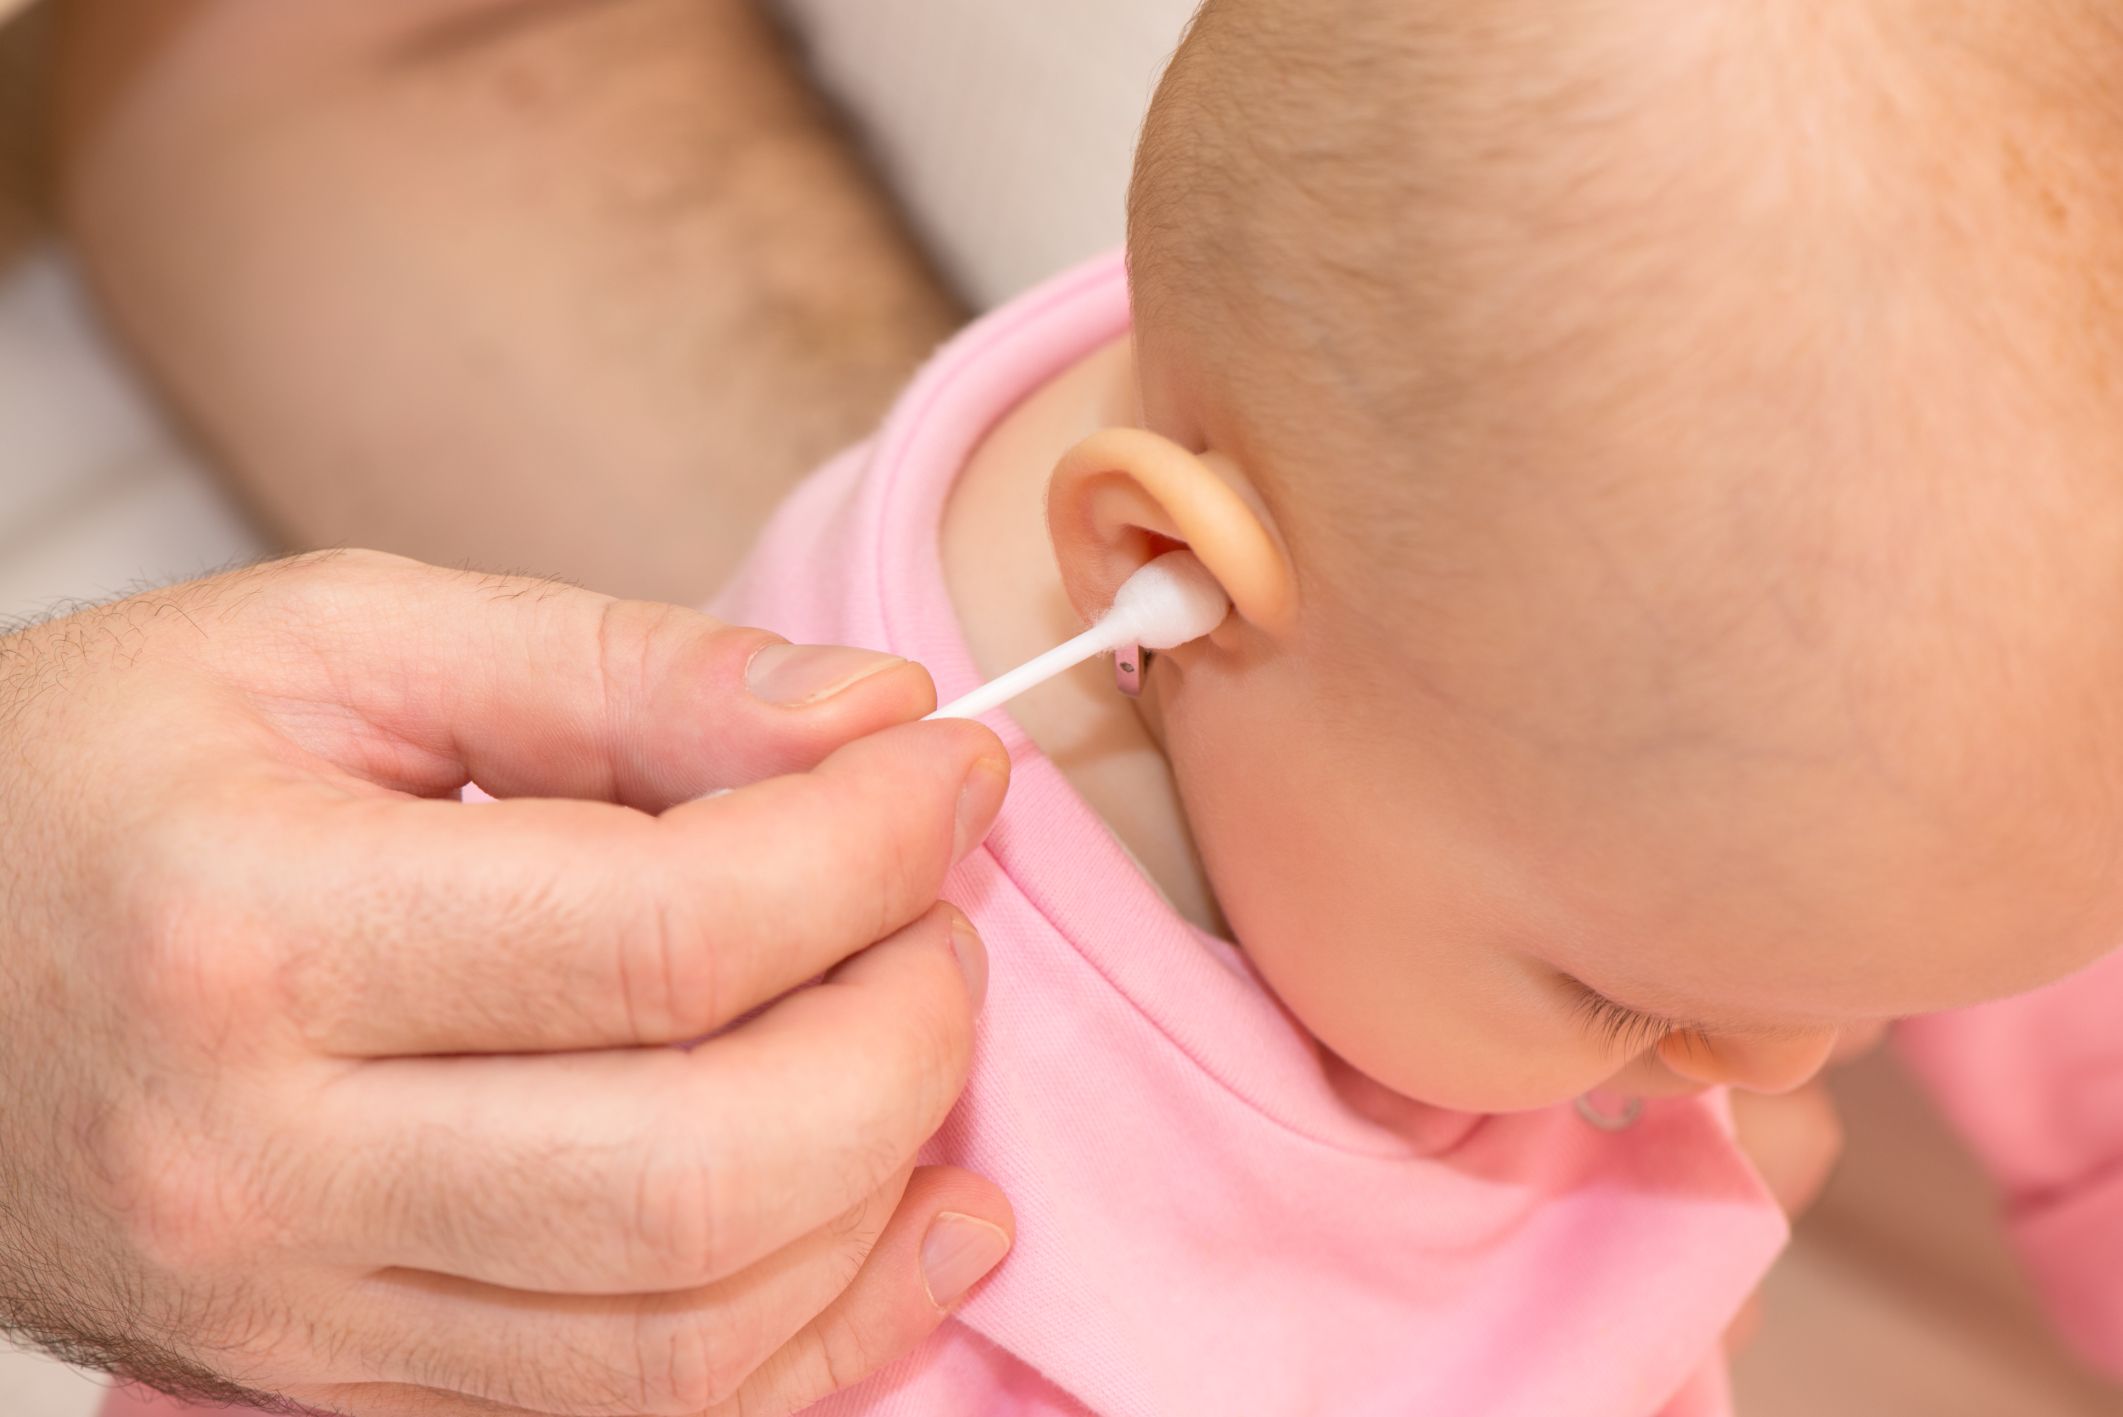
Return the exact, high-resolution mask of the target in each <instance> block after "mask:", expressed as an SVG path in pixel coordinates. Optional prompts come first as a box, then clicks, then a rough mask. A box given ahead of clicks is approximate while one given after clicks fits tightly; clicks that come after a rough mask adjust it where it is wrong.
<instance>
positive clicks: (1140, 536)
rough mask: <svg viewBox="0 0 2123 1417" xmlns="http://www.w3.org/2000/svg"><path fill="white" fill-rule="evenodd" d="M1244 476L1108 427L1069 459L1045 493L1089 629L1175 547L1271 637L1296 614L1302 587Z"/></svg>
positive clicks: (1052, 528)
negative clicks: (1124, 587) (1123, 589)
mask: <svg viewBox="0 0 2123 1417" xmlns="http://www.w3.org/2000/svg"><path fill="white" fill-rule="evenodd" d="M1245 486H1246V483H1245V474H1244V471H1243V470H1242V469H1240V468H1238V467H1237V466H1236V465H1235V464H1233V463H1231V462H1230V461H1229V460H1228V459H1225V458H1222V457H1221V456H1220V455H1219V454H1216V453H1213V452H1211V453H1192V452H1189V451H1188V450H1187V449H1185V448H1182V447H1181V446H1180V445H1179V444H1177V443H1175V442H1173V441H1172V440H1171V439H1169V438H1164V437H1161V436H1159V435H1158V434H1156V433H1152V432H1149V431H1148V430H1146V429H1141V428H1107V429H1102V430H1101V431H1099V432H1097V433H1094V434H1092V435H1091V436H1090V437H1088V438H1086V439H1084V440H1083V441H1082V442H1081V443H1078V444H1077V445H1076V446H1075V447H1074V448H1071V449H1070V450H1069V451H1068V452H1067V453H1066V454H1064V455H1063V457H1062V460H1061V462H1060V463H1059V464H1058V465H1056V467H1055V469H1054V475H1053V477H1052V479H1051V480H1050V481H1049V483H1048V485H1047V527H1048V534H1049V535H1050V536H1051V537H1052V538H1053V541H1054V554H1055V559H1056V560H1057V561H1058V562H1059V563H1060V566H1061V573H1062V583H1063V585H1064V586H1065V587H1066V588H1067V590H1068V594H1069V599H1070V601H1071V603H1072V604H1074V605H1075V607H1076V610H1077V613H1078V614H1080V615H1082V616H1083V617H1084V618H1085V619H1086V620H1089V619H1092V618H1094V617H1096V616H1097V615H1098V614H1100V613H1101V612H1102V611H1104V610H1105V608H1106V607H1107V606H1108V605H1109V604H1111V603H1112V599H1113V594H1114V592H1115V591H1116V590H1118V589H1119V587H1120V584H1121V582H1122V581H1124V580H1126V579H1127V578H1128V577H1129V576H1130V575H1131V574H1133V573H1134V572H1135V570H1136V569H1137V568H1139V567H1141V566H1142V565H1144V564H1145V563H1147V562H1149V561H1151V560H1152V559H1154V558H1155V557H1157V556H1159V555H1161V554H1163V553H1164V552H1166V551H1169V550H1171V549H1173V548H1174V547H1175V546H1186V547H1188V548H1189V549H1191V550H1192V551H1193V552H1194V554H1195V555H1196V556H1198V557H1200V558H1201V560H1202V564H1204V565H1205V566H1207V567H1208V568H1209V571H1210V573H1211V574H1212V575H1214V576H1215V577H1216V578H1217V580H1218V581H1219V582H1221V583H1222V585H1223V587H1224V591H1225V593H1226V594H1228V595H1229V596H1230V597H1231V603H1232V606H1233V608H1234V610H1235V611H1236V612H1237V614H1238V615H1239V616H1240V617H1241V618H1242V619H1244V620H1246V621H1248V622H1250V623H1252V624H1253V625H1255V626H1257V627H1259V628H1261V629H1264V630H1268V631H1270V632H1271V633H1276V632H1281V631H1283V630H1285V629H1287V628H1288V627H1289V625H1290V623H1291V621H1292V620H1293V619H1294V617H1295V615H1296V610H1297V603H1296V602H1297V595H1296V578H1295V575H1294V574H1293V572H1292V570H1291V566H1290V562H1289V558H1288V556H1287V555H1286V554H1285V553H1284V551H1283V547H1282V543H1281V542H1280V540H1279V539H1278V538H1277V537H1276V536H1275V535H1274V533H1273V530H1272V528H1271V527H1270V526H1269V524H1268V522H1267V519H1266V516H1265V514H1264V513H1263V512H1262V511H1261V510H1259V509H1258V508H1257V507H1256V506H1255V505H1254V503H1253V502H1252V501H1251V500H1250V499H1249V498H1248V497H1247V495H1246V493H1245V491H1244V490H1243V489H1244V488H1245Z"/></svg>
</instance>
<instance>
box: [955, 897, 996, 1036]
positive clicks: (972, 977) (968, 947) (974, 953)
mask: <svg viewBox="0 0 2123 1417" xmlns="http://www.w3.org/2000/svg"><path fill="white" fill-rule="evenodd" d="M951 953H953V954H955V955H957V956H958V972H959V973H960V974H963V975H965V976H966V992H967V993H968V994H971V995H972V996H973V1008H974V1011H975V1012H976V1013H977V1012H979V1010H980V1006H981V1005H982V1004H983V1003H984V1002H986V1000H987V997H988V949H987V946H985V945H983V944H982V943H981V942H980V933H979V932H978V931H976V930H975V929H974V928H973V922H972V921H970V920H968V919H966V917H965V916H963V915H960V914H958V912H956V911H953V912H952V913H951Z"/></svg>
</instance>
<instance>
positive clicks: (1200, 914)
mask: <svg viewBox="0 0 2123 1417" xmlns="http://www.w3.org/2000/svg"><path fill="white" fill-rule="evenodd" d="M1140 422H1141V409H1140V403H1139V401H1138V399H1137V397H1136V392H1135V362H1134V359H1133V355H1132V351H1131V350H1130V348H1129V344H1128V341H1127V340H1125V339H1121V340H1116V341H1114V342H1113V343H1111V344H1109V345H1106V346H1105V347H1103V348H1101V349H1099V350H1097V351H1096V352H1094V353H1092V354H1091V355H1089V356H1087V357H1086V358H1084V359H1083V360H1081V361H1079V362H1078V363H1076V364H1074V365H1072V366H1070V367H1069V368H1068V369H1066V370H1064V371H1063V372H1062V373H1061V374H1059V375H1057V376H1056V377H1055V378H1053V379H1052V380H1050V381H1048V382H1047V383H1046V384H1045V385H1043V386H1041V387H1040V388H1039V389H1037V390H1035V391H1034V392H1033V393H1032V395H1031V396H1030V397H1029V398H1027V399H1025V400H1024V402H1022V403H1020V404H1019V405H1018V406H1017V407H1016V408H1014V409H1012V410H1011V411H1010V412H1009V413H1008V414H1007V415H1005V416H1004V418H1003V420H1002V421H1001V422H1000V423H998V424H996V425H995V427H994V428H993V429H991V430H990V431H989V433H988V435H987V436H986V437H985V438H984V439H982V440H981V443H980V445H979V446H978V447H976V448H975V449H974V451H973V455H972V457H971V458H970V459H968V460H967V463H966V468H965V471H964V472H963V473H962V474H961V475H960V476H959V479H958V482H957V485H956V486H954V487H953V488H952V491H951V497H950V501H949V502H948V503H947V504H946V505H945V507H944V520H943V543H942V544H943V571H944V581H945V584H946V585H947V586H948V587H949V588H950V592H951V602H952V604H953V606H954V607H955V608H956V609H957V611H958V618H959V622H960V624H961V625H962V626H963V627H964V630H965V636H966V643H967V645H968V646H969V647H970V648H971V649H972V651H973V662H974V663H975V664H977V665H978V666H979V667H980V671H981V674H982V675H983V676H984V677H990V678H992V677H993V676H994V675H996V674H999V673H1001V672H1002V671H1003V670H1005V669H1008V668H1010V667H1011V666H1013V665H1015V664H1019V663H1022V662H1023V661H1024V660H1027V659H1030V658H1031V657H1032V656H1033V655H1035V654H1037V653H1039V652H1040V651H1042V650H1044V649H1048V648H1050V647H1052V646H1054V645H1057V644H1060V643H1061V642H1062V641H1063V640H1065V639H1067V638H1069V637H1070V636H1071V635H1074V634H1075V633H1076V632H1077V631H1079V630H1081V629H1082V628H1083V623H1082V622H1081V621H1080V620H1078V619H1077V617H1076V612H1075V611H1074V610H1073V609H1071V608H1070V605H1069V599H1068V597H1067V595H1065V594H1064V593H1063V591H1062V586H1061V577H1060V574H1059V573H1058V572H1057V570H1056V569H1055V565H1054V551H1053V548H1052V546H1051V545H1050V543H1049V542H1048V539H1047V523H1046V492H1047V474H1048V473H1049V472H1050V471H1051V470H1052V469H1053V467H1054V464H1055V462H1056V461H1057V460H1058V459H1059V458H1060V457H1061V455H1062V454H1063V453H1064V452H1066V451H1067V450H1068V449H1069V448H1070V447H1071V446H1073V445H1074V444H1075V443H1076V442H1078V441H1079V440H1080V439H1082V438H1084V437H1086V436H1087V435H1089V434H1091V433H1093V432H1096V431H1097V430H1098V429H1100V428H1106V427H1112V426H1115V425H1132V424H1137V423H1140ZM1009 712H1010V714H1011V716H1012V717H1014V718H1015V719H1016V720H1017V722H1018V724H1019V726H1021V727H1022V728H1023V729H1024V731H1025V736H1026V737H1028V738H1030V739H1031V740H1032V742H1033V743H1034V744H1035V745H1037V746H1038V748H1039V749H1040V751H1041V752H1043V753H1045V754H1046V755H1047V756H1048V758H1050V759H1052V760H1053V762H1054V765H1055V766H1056V767H1058V768H1059V769H1061V772H1062V774H1063V775H1064V776H1065V777H1067V778H1068V779H1069V782H1070V785H1071V786H1073V787H1074V788H1075V789H1076V790H1077V792H1078V793H1079V794H1080V795H1081V796H1082V797H1083V799H1084V800H1085V801H1086V802H1088V803H1089V804H1090V805H1091V808H1092V810H1094V811H1096V812H1097V813H1098V814H1099V816H1100V817H1102V818H1104V819H1105V822H1106V825H1107V826H1108V827H1109V828H1110V829H1111V830H1112V832H1113V834H1114V835H1115V836H1116V837H1118V838H1119V839H1120V842H1121V844H1122V845H1123V846H1125V847H1126V848H1127V849H1128V850H1129V852H1131V853H1132V854H1133V855H1134V857H1135V859H1136V861H1137V862H1138V863H1140V865H1141V866H1142V868H1143V871H1144V872H1145V873H1146V874H1147V875H1148V876H1149V877H1150V879H1151V880H1152V881H1153V882H1155V883H1156V884H1157V886H1158V888H1159V889H1160V890H1162V891H1163V892H1164V893H1165V896H1166V898H1167V899H1168V900H1170V901H1171V902H1172V904H1173V906H1174V908H1175V909H1177V910H1178V911H1179V912H1180V913H1181V914H1182V915H1184V916H1185V917H1186V918H1187V919H1189V920H1191V921H1193V922H1194V923H1195V924H1196V925H1199V926H1201V927H1202V928H1203V929H1205V930H1209V931H1212V932H1215V933H1218V934H1222V933H1224V927H1223V921H1222V917H1221V916H1220V915H1219V914H1218V912H1217V908H1216V899H1215V896H1214V895H1213V894H1211V892H1210V890H1209V882H1208V878H1207V876H1206V875H1205V874H1204V873H1203V871H1202V867H1201V862H1200V860H1199V858H1198V857H1197V856H1196V855H1195V852H1194V843H1193V839H1192V838H1191V837H1190V835H1189V834H1188V831H1187V819H1186V815H1185V813H1184V812H1183V811H1182V810H1181V807H1180V801H1179V793H1178V791H1177V790H1176V789H1175V788H1174V786H1173V782H1172V773H1171V769H1170V768H1169V767H1167V766H1166V763H1165V757H1164V754H1163V753H1162V752H1161V751H1160V750H1159V748H1158V745H1157V741H1156V739H1155V738H1154V737H1153V736H1152V734H1151V732H1150V729H1149V726H1148V725H1147V724H1145V722H1144V721H1143V717H1142V715H1141V714H1140V713H1138V712H1137V711H1136V708H1135V703H1134V701H1132V700H1130V699H1127V698H1124V697H1122V696H1121V695H1120V694H1119V693H1118V692H1117V691H1116V690H1115V689H1114V687H1113V661H1112V659H1111V657H1110V656H1102V657H1100V658H1098V659H1094V660H1092V661H1091V662H1089V663H1088V664H1083V665H1079V666H1078V667H1077V668H1076V669H1074V670H1072V671H1070V672H1069V673H1067V674H1064V675H1062V676H1061V677H1060V678H1058V679H1054V680H1051V681H1050V682H1048V683H1046V684H1043V685H1041V686H1040V687H1039V688H1037V689H1034V690H1033V691H1031V692H1030V693H1028V694H1025V695H1024V696H1022V697H1021V698H1018V699H1016V700H1015V701H1013V702H1012V703H1011V705H1010V709H1009Z"/></svg>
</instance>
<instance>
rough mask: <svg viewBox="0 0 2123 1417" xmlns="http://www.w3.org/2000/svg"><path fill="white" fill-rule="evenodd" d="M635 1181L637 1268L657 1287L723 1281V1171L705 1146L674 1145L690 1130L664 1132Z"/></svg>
mask: <svg viewBox="0 0 2123 1417" xmlns="http://www.w3.org/2000/svg"><path fill="white" fill-rule="evenodd" d="M662 1131H663V1137H662V1139H660V1140H659V1142H658V1143H657V1144H656V1145H655V1146H652V1147H650V1148H649V1149H648V1150H649V1155H648V1157H647V1158H646V1159H645V1160H644V1162H643V1163H642V1169H641V1171H640V1173H639V1175H638V1177H637V1178H636V1182H635V1188H634V1198H633V1203H632V1209H631V1213H630V1215H629V1218H628V1236H629V1239H630V1246H631V1248H632V1249H633V1250H634V1256H633V1259H634V1265H633V1268H634V1269H636V1270H638V1271H639V1272H641V1273H642V1274H644V1275H645V1276H647V1277H648V1278H649V1280H650V1281H651V1282H653V1283H654V1284H655V1285H656V1286H657V1287H659V1288H690V1287H693V1286H696V1285H701V1284H708V1283H712V1282H713V1281H714V1280H716V1279H718V1278H720V1277H721V1276H722V1272H723V1268H724V1260H725V1254H726V1249H725V1245H726V1242H725V1238H724V1232H725V1226H724V1225H723V1224H722V1221H721V1212H720V1211H719V1210H718V1208H717V1207H718V1202H719V1201H720V1199H721V1197H720V1195H719V1194H718V1192H719V1189H720V1186H721V1170H720V1168H719V1167H717V1166H715V1165H713V1164H712V1163H711V1161H710V1160H709V1158H708V1157H707V1155H706V1151H705V1148H704V1147H701V1146H699V1145H697V1144H694V1143H687V1142H679V1141H676V1140H673V1139H672V1138H673V1137H674V1136H678V1137H683V1136H686V1135H688V1134H689V1133H690V1131H691V1129H690V1128H687V1127H685V1126H683V1125H679V1126H672V1127H665V1128H663V1129H662Z"/></svg>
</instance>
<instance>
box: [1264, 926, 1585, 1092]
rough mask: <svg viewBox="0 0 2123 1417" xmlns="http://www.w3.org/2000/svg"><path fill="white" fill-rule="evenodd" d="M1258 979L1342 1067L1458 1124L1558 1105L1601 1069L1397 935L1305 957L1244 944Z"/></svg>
mask: <svg viewBox="0 0 2123 1417" xmlns="http://www.w3.org/2000/svg"><path fill="white" fill-rule="evenodd" d="M1242 938H1245V939H1246V940H1247V948H1248V951H1249V953H1251V955H1252V956H1253V960H1254V964H1255V967H1256V968H1258V969H1259V970H1260V972H1261V974H1262V975H1263V977H1265V978H1266V979H1267V981H1268V983H1269V984H1270V986H1271V987H1273V988H1274V989H1275V991H1276V993H1277V994H1278V995H1279V996H1281V998H1282V999H1283V1001H1284V1002H1285V1003H1286V1004H1288V1005H1289V1006H1290V1010H1291V1012H1292V1013H1294V1014H1296V1015H1297V1017H1298V1019H1299V1021H1300V1022H1302V1023H1303V1024H1304V1025H1305V1027H1306V1028H1307V1029H1309V1030H1310V1031H1311V1032H1312V1033H1313V1034H1314V1035H1315V1036H1317V1037H1318V1038H1319V1040H1320V1041H1321V1042H1322V1043H1323V1044H1325V1045H1326V1046H1327V1048H1328V1049H1330V1050H1331V1051H1332V1052H1334V1053H1335V1054H1336V1055H1338V1056H1339V1057H1340V1058H1341V1059H1342V1060H1343V1061H1345V1062H1347V1063H1348V1064H1349V1065H1350V1066H1352V1067H1354V1068H1356V1069H1358V1070H1359V1071H1361V1072H1363V1073H1364V1074H1366V1075H1367V1076H1369V1077H1370V1078H1372V1079H1373V1080H1375V1081H1377V1082H1378V1083H1380V1084H1382V1085H1384V1086H1385V1087H1388V1088H1390V1089H1392V1090H1393V1091H1394V1092H1397V1093H1399V1094H1401V1095H1402V1096H1404V1097H1409V1098H1413V1099H1415V1100H1416V1101H1418V1102H1425V1103H1428V1104H1430V1105H1431V1106H1434V1107H1447V1108H1451V1109H1454V1110H1456V1111H1468V1112H1515V1111H1522V1110H1525V1109H1527V1108H1531V1107H1544V1106H1548V1105H1550V1104H1552V1103H1557V1102H1564V1101H1568V1100H1569V1099H1570V1098H1572V1097H1575V1096H1576V1095H1577V1094H1579V1093H1581V1092H1583V1091H1585V1090H1586V1089H1587V1088H1589V1087H1592V1086H1594V1085H1596V1084H1598V1083H1599V1082H1601V1081H1602V1080H1604V1079H1605V1078H1606V1076H1607V1075H1608V1074H1609V1073H1611V1072H1612V1071H1613V1064H1612V1061H1611V1060H1608V1059H1603V1058H1602V1057H1601V1056H1600V1054H1599V1052H1598V1050H1597V1049H1595V1048H1593V1047H1591V1046H1589V1045H1588V1044H1586V1043H1585V1042H1584V1041H1583V1040H1580V1039H1579V1038H1578V1037H1577V1036H1576V1035H1575V1033H1574V1032H1573V1031H1572V1029H1571V1026H1570V1024H1569V1021H1568V1020H1567V1019H1548V1018H1543V1017H1541V1016H1539V1015H1538V1014H1536V1013H1534V1012H1532V1011H1531V1010H1529V1009H1528V1007H1526V1004H1527V1003H1528V1002H1529V1001H1523V1000H1516V999H1513V998H1512V997H1510V993H1509V986H1508V984H1507V985H1504V986H1499V985H1498V984H1497V983H1496V982H1495V981H1483V980H1481V979H1480V978H1479V975H1480V974H1481V973H1483V972H1485V971H1484V970H1482V969H1481V968H1480V967H1479V962H1478V961H1476V962H1470V963H1463V962H1460V961H1456V960H1453V959H1452V958H1450V952H1449V951H1446V950H1441V949H1437V948H1419V947H1416V946H1415V945H1414V944H1413V942H1412V941H1410V940H1409V939H1408V937H1407V936H1405V935H1399V934H1396V935H1394V936H1392V937H1390V938H1383V939H1382V938H1380V937H1377V936H1372V937H1370V938H1365V937H1361V936H1357V935H1354V934H1352V933H1347V932H1344V933H1340V934H1337V935H1335V936H1333V937H1331V938H1321V939H1319V940H1317V941H1315V942H1314V944H1313V947H1311V948H1303V947H1292V948H1285V947H1283V946H1284V943H1285V937H1281V936H1277V935H1267V934H1263V935H1261V936H1259V937H1255V936H1251V935H1248V936H1243V937H1242Z"/></svg>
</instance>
